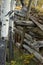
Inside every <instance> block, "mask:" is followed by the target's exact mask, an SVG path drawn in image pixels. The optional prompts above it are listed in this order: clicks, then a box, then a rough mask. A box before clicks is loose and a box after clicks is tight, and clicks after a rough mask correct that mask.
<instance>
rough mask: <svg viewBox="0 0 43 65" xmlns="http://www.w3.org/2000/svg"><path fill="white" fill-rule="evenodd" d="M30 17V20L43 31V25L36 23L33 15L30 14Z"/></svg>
mask: <svg viewBox="0 0 43 65" xmlns="http://www.w3.org/2000/svg"><path fill="white" fill-rule="evenodd" d="M30 19H31V20H32V22H34V23H35V24H36V25H37V26H38V27H39V28H40V29H41V30H42V31H43V25H42V24H40V23H38V22H37V21H36V20H35V19H34V17H33V16H30Z"/></svg>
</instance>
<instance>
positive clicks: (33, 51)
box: [23, 44, 43, 63]
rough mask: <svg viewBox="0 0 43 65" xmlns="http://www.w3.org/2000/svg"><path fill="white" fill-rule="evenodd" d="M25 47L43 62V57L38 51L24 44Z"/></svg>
mask: <svg viewBox="0 0 43 65" xmlns="http://www.w3.org/2000/svg"><path fill="white" fill-rule="evenodd" d="M23 47H24V48H25V49H26V50H28V52H30V53H31V54H34V56H35V57H36V58H37V59H38V60H39V61H40V62H41V63H43V57H42V56H41V55H40V54H39V53H38V52H36V51H35V50H34V49H31V48H30V47H29V46H27V45H25V44H24V45H23Z"/></svg>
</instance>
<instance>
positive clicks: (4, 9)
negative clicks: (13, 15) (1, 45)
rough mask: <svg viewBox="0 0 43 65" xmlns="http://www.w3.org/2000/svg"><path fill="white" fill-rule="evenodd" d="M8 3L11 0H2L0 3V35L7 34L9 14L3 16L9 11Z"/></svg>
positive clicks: (5, 35) (4, 35)
mask: <svg viewBox="0 0 43 65" xmlns="http://www.w3.org/2000/svg"><path fill="white" fill-rule="evenodd" d="M10 3H11V0H2V5H1V11H2V12H1V21H2V30H1V37H5V38H6V37H7V36H8V29H9V16H5V15H6V14H7V13H8V12H9V11H10Z"/></svg>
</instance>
